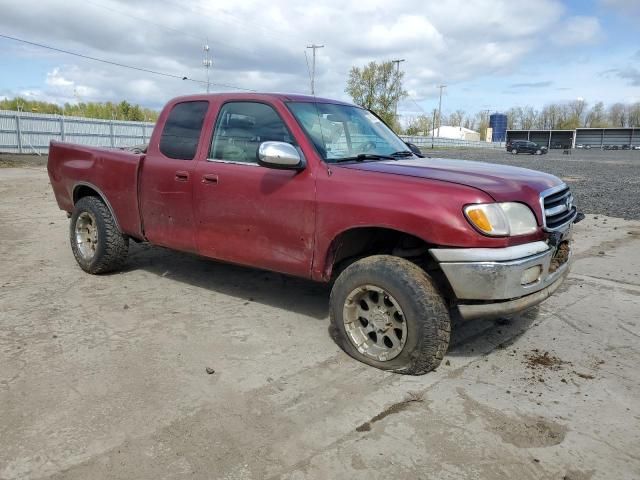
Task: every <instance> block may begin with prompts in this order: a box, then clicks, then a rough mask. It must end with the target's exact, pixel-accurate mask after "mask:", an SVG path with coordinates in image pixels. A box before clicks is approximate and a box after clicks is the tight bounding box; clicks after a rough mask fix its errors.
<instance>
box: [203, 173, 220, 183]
mask: <svg viewBox="0 0 640 480" xmlns="http://www.w3.org/2000/svg"><path fill="white" fill-rule="evenodd" d="M202 183H212V184H216V183H218V175H214V174H213V173H207V174H206V175H203V176H202Z"/></svg>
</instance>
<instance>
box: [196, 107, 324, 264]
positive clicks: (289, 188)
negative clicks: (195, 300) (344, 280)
mask: <svg viewBox="0 0 640 480" xmlns="http://www.w3.org/2000/svg"><path fill="white" fill-rule="evenodd" d="M264 141H280V142H288V143H291V144H292V145H294V146H296V145H297V142H296V141H295V139H294V138H293V136H292V134H291V133H290V131H289V129H288V128H287V127H286V125H285V123H284V122H283V120H282V119H281V117H280V116H279V115H278V113H277V112H276V110H275V109H274V108H273V107H272V106H270V105H267V104H265V103H258V102H246V101H242V102H240V101H238V102H229V103H225V104H223V105H222V106H221V108H220V112H219V114H218V117H217V120H216V125H215V130H214V135H213V139H212V142H211V148H210V151H209V155H208V159H207V160H205V161H200V162H198V165H197V168H196V172H195V177H196V178H195V180H196V181H195V183H194V206H195V216H196V222H197V228H196V231H197V243H198V251H199V252H200V254H202V255H205V256H208V257H212V258H217V259H220V260H225V261H229V262H233V263H239V264H243V265H251V266H255V267H259V268H265V269H269V270H275V271H279V272H283V273H289V274H293V275H299V276H309V275H310V271H311V262H312V255H313V241H314V236H313V234H314V226H315V206H314V205H315V188H314V183H315V181H314V178H313V174H312V172H311V170H310V169H309V168H307V169H305V170H302V171H294V170H275V169H271V168H266V167H262V166H260V165H258V162H257V150H258V147H259V145H260V143H262V142H264Z"/></svg>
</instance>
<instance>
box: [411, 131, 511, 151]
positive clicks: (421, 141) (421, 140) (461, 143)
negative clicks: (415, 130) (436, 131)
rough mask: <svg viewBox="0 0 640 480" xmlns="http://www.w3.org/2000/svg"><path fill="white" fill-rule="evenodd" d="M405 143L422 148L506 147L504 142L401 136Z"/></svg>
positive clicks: (497, 148)
mask: <svg viewBox="0 0 640 480" xmlns="http://www.w3.org/2000/svg"><path fill="white" fill-rule="evenodd" d="M400 138H402V139H403V140H404V141H405V142H410V143H413V144H415V145H417V146H419V147H422V148H431V146H432V145H433V147H434V148H443V147H444V148H447V147H451V148H454V147H455V148H460V147H463V148H492V149H496V150H499V149H503V148H504V147H505V143H504V142H478V141H475V140H459V139H457V138H443V137H433V138H432V137H422V136H409V135H400Z"/></svg>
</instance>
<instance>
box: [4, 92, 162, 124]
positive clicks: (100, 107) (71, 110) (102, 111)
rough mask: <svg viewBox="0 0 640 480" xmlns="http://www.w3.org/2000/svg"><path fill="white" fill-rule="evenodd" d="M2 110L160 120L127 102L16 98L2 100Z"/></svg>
mask: <svg viewBox="0 0 640 480" xmlns="http://www.w3.org/2000/svg"><path fill="white" fill-rule="evenodd" d="M0 110H21V111H23V112H36V113H49V114H54V115H66V116H76V117H87V118H100V119H108V120H110V119H113V118H116V119H118V120H135V121H143V120H149V121H155V120H157V119H158V112H156V111H155V110H151V109H148V108H142V107H140V106H139V105H131V104H130V103H129V102H127V101H126V100H123V101H122V102H120V103H117V104H114V103H111V102H106V103H97V102H87V103H84V102H81V103H77V104H71V103H65V104H64V105H57V104H55V103H49V102H41V101H38V100H25V99H24V98H20V97H16V98H13V99H4V100H2V99H0Z"/></svg>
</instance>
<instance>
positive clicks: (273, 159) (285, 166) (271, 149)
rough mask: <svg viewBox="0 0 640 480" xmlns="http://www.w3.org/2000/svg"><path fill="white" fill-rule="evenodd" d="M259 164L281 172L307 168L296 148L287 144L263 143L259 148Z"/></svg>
mask: <svg viewBox="0 0 640 480" xmlns="http://www.w3.org/2000/svg"><path fill="white" fill-rule="evenodd" d="M258 164H259V165H262V166H263V167H267V168H277V169H281V170H302V169H304V167H305V162H304V160H303V159H302V157H301V156H300V153H298V150H297V149H296V147H294V146H293V145H291V144H290V143H286V142H262V143H261V144H260V147H259V148H258Z"/></svg>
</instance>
